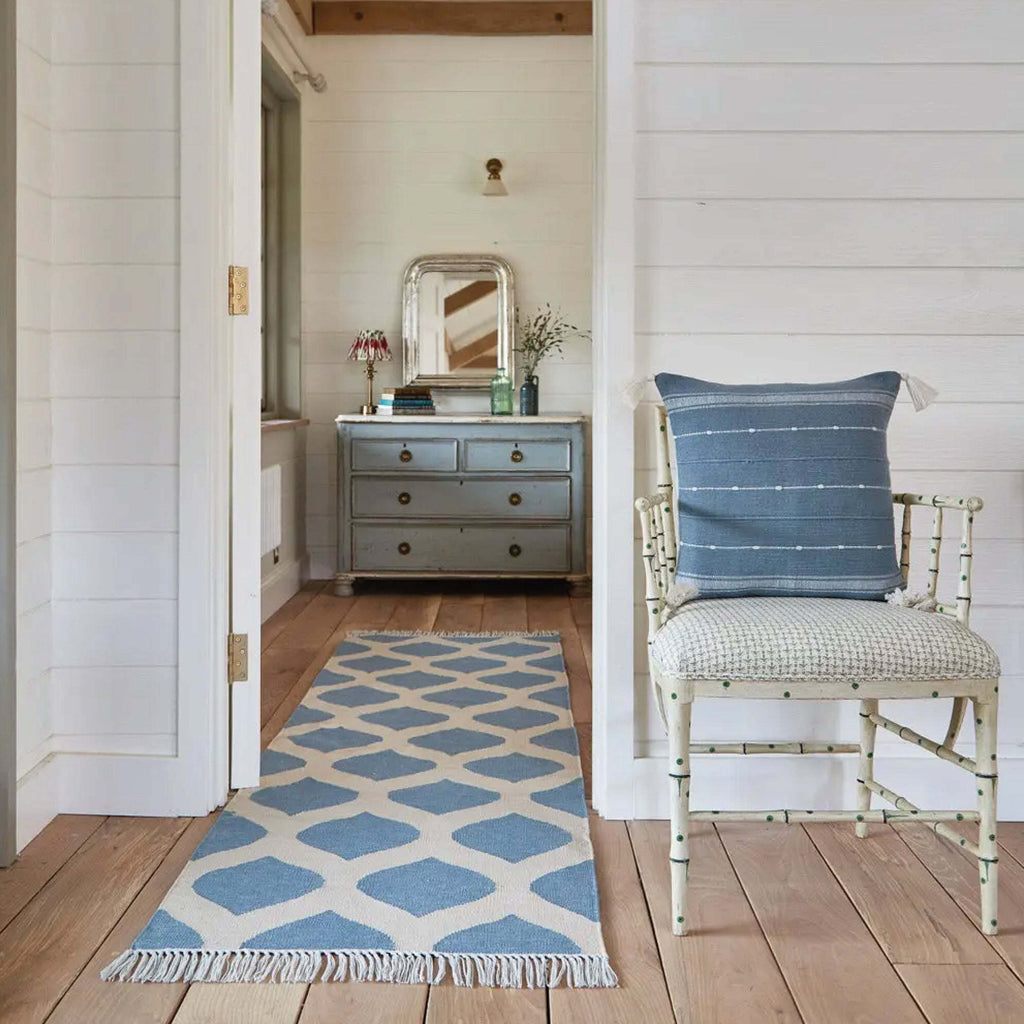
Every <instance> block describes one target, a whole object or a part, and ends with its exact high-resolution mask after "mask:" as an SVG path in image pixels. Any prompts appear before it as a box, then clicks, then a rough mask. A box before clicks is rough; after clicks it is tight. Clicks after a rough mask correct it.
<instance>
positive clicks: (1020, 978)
mask: <svg viewBox="0 0 1024 1024" xmlns="http://www.w3.org/2000/svg"><path fill="white" fill-rule="evenodd" d="M893 831H894V832H895V833H896V835H898V836H899V837H900V841H901V842H902V843H903V845H904V846H905V847H906V848H907V849H908V850H909V851H910V852H911V854H912V855H913V856H914V857H915V858H917V860H918V861H919V862H920V863H921V864H922V865H923V867H924V869H925V871H927V872H928V874H929V875H931V876H932V878H934V879H935V881H936V882H938V883H939V886H940V887H941V888H942V891H943V892H944V893H946V895H947V896H949V898H950V899H951V900H952V901H953V902H954V903H955V904H956V905H957V907H958V909H959V910H960V912H961V913H962V914H963V915H964V917H966V918H967V920H968V921H970V922H971V924H972V925H974V924H975V916H974V915H973V914H971V913H968V911H967V909H966V908H965V907H964V906H963V904H962V903H961V902H960V901H959V900H958V899H957V898H956V897H955V896H954V895H953V894H952V893H951V892H950V891H949V890H948V889H947V888H946V887H945V885H943V884H942V879H941V878H939V876H938V875H937V874H935V872H934V871H932V869H931V868H930V867H929V866H928V864H927V863H926V862H925V861H924V860H923V859H922V858H921V857H920V856H919V855H918V852H917V850H915V849H914V847H913V846H911V845H910V843H908V842H907V841H906V839H904V838H903V835H902V833H901V831H900V829H893ZM950 850H952V852H953V853H956V854H957V855H958V856H959V854H958V852H957V849H956V848H955V847H953V846H950ZM1011 859H1012V858H1011ZM975 927H977V925H975ZM982 935H984V937H985V940H986V941H987V942H988V944H989V945H990V946H991V947H992V948H993V949H994V950H995V951H996V955H997V956H998V957H999V959H1000V960H1001V961H1002V962H1003V963H1004V964H1005V965H1006V966H1007V967H1008V968H1009V969H1010V973H1011V974H1012V975H1013V976H1014V977H1015V978H1016V979H1017V980H1018V981H1020V982H1021V984H1024V973H1022V972H1021V971H1018V970H1017V969H1016V968H1015V967H1014V965H1013V964H1012V963H1010V961H1009V960H1008V959H1007V957H1006V955H1005V954H1004V953H1003V951H1002V950H1001V949H1000V948H999V946H998V944H997V943H996V942H994V941H993V937H992V936H991V935H985V934H984V932H982Z"/></svg>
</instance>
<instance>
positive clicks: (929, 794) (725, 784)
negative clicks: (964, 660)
mask: <svg viewBox="0 0 1024 1024" xmlns="http://www.w3.org/2000/svg"><path fill="white" fill-rule="evenodd" d="M1022 769H1024V752H1022V753H1017V752H1016V751H1015V752H1014V753H1011V754H1009V755H1006V756H1003V755H1001V763H1000V765H999V818H1000V820H1002V821H1024V771H1022ZM875 778H876V779H877V780H878V781H879V782H881V783H882V784H883V785H885V786H888V787H889V788H890V789H893V790H895V792H897V793H899V794H900V795H901V796H905V797H906V798H907V799H908V800H910V801H911V802H913V803H915V804H917V806H918V807H924V808H928V809H930V810H970V809H973V808H974V806H975V800H976V796H975V786H974V778H973V776H971V775H968V774H967V772H965V771H963V770H962V769H960V768H956V767H955V766H953V765H951V764H947V763H946V762H944V761H939V760H938V759H937V758H935V757H933V756H932V755H930V754H927V753H922V754H921V755H916V756H915V755H913V754H908V755H903V756H891V755H888V754H885V753H880V752H878V751H876V756H875ZM856 783H857V755H856V754H823V755H820V756H819V755H816V754H696V755H694V758H693V765H692V768H691V778H690V807H691V808H693V809H694V810H719V811H731V810H759V809H761V808H764V809H765V810H771V809H774V808H782V807H788V808H802V809H808V810H811V809H813V810H843V809H851V808H853V807H855V806H856V803H855V800H854V794H855V791H856ZM669 785H670V784H669V781H668V765H667V763H666V761H665V759H664V758H661V757H638V758H636V759H635V760H634V761H633V817H634V818H667V817H668V815H669ZM872 806H873V807H878V808H882V807H887V806H889V805H888V804H886V803H885V802H884V801H881V800H880V799H879V798H878V797H875V798H874V802H873V803H872Z"/></svg>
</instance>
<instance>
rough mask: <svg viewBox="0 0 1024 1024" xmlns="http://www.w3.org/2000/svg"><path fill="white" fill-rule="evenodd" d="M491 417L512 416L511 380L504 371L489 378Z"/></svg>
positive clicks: (500, 370) (501, 370) (499, 371)
mask: <svg viewBox="0 0 1024 1024" xmlns="http://www.w3.org/2000/svg"><path fill="white" fill-rule="evenodd" d="M491 415H492V416H511V415H512V380H511V378H510V377H509V375H508V374H507V373H506V372H505V370H504V369H499V370H498V372H497V373H496V374H495V375H494V376H493V377H492V378H491Z"/></svg>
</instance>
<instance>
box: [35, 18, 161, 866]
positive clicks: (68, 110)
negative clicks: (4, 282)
mask: <svg viewBox="0 0 1024 1024" xmlns="http://www.w3.org/2000/svg"><path fill="white" fill-rule="evenodd" d="M18 34H19V49H18V75H19V135H18V172H19V173H18V177H19V195H18V216H19V234H18V255H19V265H18V288H19V339H18V340H19V352H18V360H19V381H18V386H19V423H18V432H19V452H18V456H19V471H20V475H19V480H18V491H19V493H18V540H19V550H18V572H19V633H18V648H19V665H18V687H19V694H18V701H19V721H18V752H19V777H20V779H21V782H20V785H19V796H18V799H19V806H18V817H19V846H20V845H23V844H24V843H25V842H26V841H27V840H28V839H29V838H31V836H32V835H33V834H35V832H37V831H38V830H39V828H41V827H42V825H44V824H45V823H46V820H47V819H48V818H49V817H50V816H52V814H53V813H55V812H56V811H57V810H77V809H87V808H83V806H82V804H83V803H85V804H88V803H90V802H92V803H93V804H95V803H96V802H97V800H98V797H97V794H96V793H94V792H85V791H83V789H81V788H78V787H76V786H75V782H76V779H77V776H76V769H75V767H74V764H75V763H77V762H75V760H74V757H75V755H76V754H92V755H96V754H98V755H111V754H113V755H117V754H145V755H163V754H173V753H174V750H175V742H176V738H175V730H176V686H177V670H176V662H177V614H176V599H177V509H178V482H177V445H178V407H177V395H178V336H177V303H178V284H177V279H178V265H177V264H178V0H147V2H146V3H142V4H127V3H120V2H115V0H19V4H18ZM69 759H70V760H69ZM93 763H94V764H95V762H93Z"/></svg>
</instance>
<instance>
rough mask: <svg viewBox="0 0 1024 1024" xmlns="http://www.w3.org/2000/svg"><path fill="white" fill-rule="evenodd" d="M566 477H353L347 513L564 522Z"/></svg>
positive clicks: (566, 514) (568, 506)
mask: <svg viewBox="0 0 1024 1024" xmlns="http://www.w3.org/2000/svg"><path fill="white" fill-rule="evenodd" d="M570 509H571V502H570V497H569V478H568V477H554V478H551V479H547V480H545V479H540V480H516V479H515V478H512V479H506V480H495V479H489V480H481V479H468V480H459V479H458V478H455V479H451V480H411V479H409V476H408V475H406V476H404V477H403V476H393V477H392V476H357V477H354V478H353V479H352V515H353V516H354V517H357V518H358V517H370V518H383V517H387V516H401V517H402V518H413V519H421V518H423V517H431V518H432V517H438V516H444V517H447V518H449V519H452V518H454V519H472V518H476V517H477V516H481V517H486V518H489V519H568V518H569V515H570Z"/></svg>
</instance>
